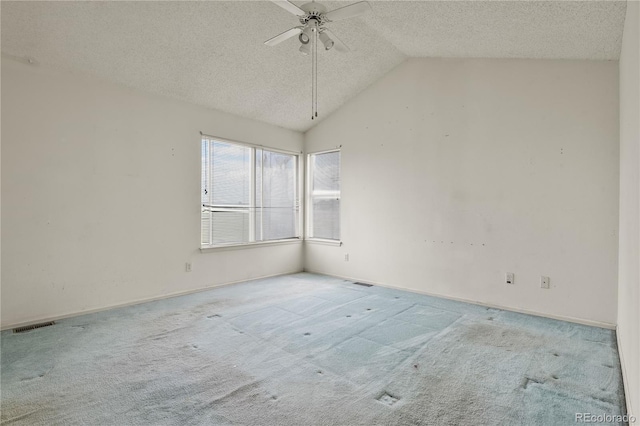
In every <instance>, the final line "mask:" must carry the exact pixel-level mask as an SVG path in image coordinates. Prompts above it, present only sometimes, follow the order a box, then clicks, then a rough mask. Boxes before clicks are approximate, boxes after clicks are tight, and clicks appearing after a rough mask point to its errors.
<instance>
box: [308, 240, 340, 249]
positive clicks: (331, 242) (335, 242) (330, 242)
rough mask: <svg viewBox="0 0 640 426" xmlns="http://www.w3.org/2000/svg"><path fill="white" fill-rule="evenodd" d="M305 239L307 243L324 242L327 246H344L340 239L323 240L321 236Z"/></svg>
mask: <svg viewBox="0 0 640 426" xmlns="http://www.w3.org/2000/svg"><path fill="white" fill-rule="evenodd" d="M304 241H305V243H313V244H324V245H326V246H337V247H340V246H342V241H338V240H323V239H320V238H307V239H306V240H304Z"/></svg>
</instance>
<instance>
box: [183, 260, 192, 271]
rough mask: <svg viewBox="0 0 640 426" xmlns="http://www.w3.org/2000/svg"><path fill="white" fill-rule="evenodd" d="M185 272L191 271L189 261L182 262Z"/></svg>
mask: <svg viewBox="0 0 640 426" xmlns="http://www.w3.org/2000/svg"><path fill="white" fill-rule="evenodd" d="M184 270H185V272H191V263H189V262H187V263H185V264H184Z"/></svg>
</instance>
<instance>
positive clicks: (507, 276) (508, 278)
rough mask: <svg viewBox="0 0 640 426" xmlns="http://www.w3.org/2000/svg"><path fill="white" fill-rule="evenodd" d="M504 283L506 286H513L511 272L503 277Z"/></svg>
mask: <svg viewBox="0 0 640 426" xmlns="http://www.w3.org/2000/svg"><path fill="white" fill-rule="evenodd" d="M504 281H505V283H507V284H515V281H514V276H513V272H507V273H506V274H505V275H504Z"/></svg>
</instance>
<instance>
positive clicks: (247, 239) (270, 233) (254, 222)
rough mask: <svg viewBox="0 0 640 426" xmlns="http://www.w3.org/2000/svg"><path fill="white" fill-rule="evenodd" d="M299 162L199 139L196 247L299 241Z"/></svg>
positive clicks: (271, 152) (277, 154)
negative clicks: (199, 209)
mask: <svg viewBox="0 0 640 426" xmlns="http://www.w3.org/2000/svg"><path fill="white" fill-rule="evenodd" d="M298 162H299V156H298V155H297V154H291V153H286V152H281V151H275V150H268V149H264V148H260V147H254V146H249V145H241V144H237V143H232V142H227V141H223V140H219V139H213V138H209V137H203V139H202V188H201V201H202V217H201V245H202V247H212V246H219V245H229V244H248V243H255V242H261V241H273V240H284V239H290V238H299V236H300V231H299V223H300V217H299V216H300V208H299V196H298V192H299V185H298V176H299V174H298Z"/></svg>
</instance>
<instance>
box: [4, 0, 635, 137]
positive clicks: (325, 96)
mask: <svg viewBox="0 0 640 426" xmlns="http://www.w3.org/2000/svg"><path fill="white" fill-rule="evenodd" d="M294 3H296V4H298V5H300V4H302V3H303V2H294ZM371 3H372V7H373V11H372V12H371V13H369V14H368V15H366V16H364V17H360V18H355V19H351V20H348V21H340V22H335V23H332V24H330V27H331V29H332V30H333V32H334V33H335V34H336V35H337V36H338V37H340V39H341V40H342V41H343V42H345V43H346V44H348V45H349V47H350V48H351V52H350V53H347V54H343V53H339V52H337V51H336V50H335V49H334V50H331V51H328V52H325V51H322V52H319V55H318V56H319V77H318V84H319V89H318V93H319V115H320V117H319V118H320V119H322V118H323V117H326V116H327V115H328V114H329V113H330V112H331V111H334V110H335V109H337V108H338V107H340V106H341V105H342V104H344V103H345V102H346V101H347V100H349V99H350V98H352V97H353V96H355V95H356V94H357V93H359V92H360V91H361V90H363V89H364V88H365V87H367V86H368V85H370V84H371V83H373V82H374V81H375V80H377V79H378V78H380V77H381V76H382V75H383V74H385V73H387V72H388V71H389V70H391V69H392V68H393V67H395V66H396V65H398V64H399V63H401V62H402V61H403V60H404V59H405V58H406V57H407V56H419V57H490V58H568V59H569V58H570V59H614V60H615V59H618V57H619V52H620V43H621V38H622V28H623V24H624V14H625V8H626V3H625V2H616V1H605V2H597V1H584V2H573V1H568V2H564V1H553V2H536V1H514V2H492V1H464V2H459V1H441V2H431V1H372V2H371ZM323 4H325V5H327V7H328V8H329V9H334V8H337V7H341V6H344V5H346V4H348V3H344V2H323ZM0 7H1V9H2V10H1V12H2V33H1V41H2V52H3V54H5V55H10V56H14V57H19V58H25V57H30V58H33V59H34V60H35V61H36V62H37V63H39V64H41V65H43V66H50V67H55V68H61V69H67V70H73V71H76V72H78V71H79V72H82V73H87V74H91V75H94V76H98V77H101V78H104V79H108V80H112V81H116V82H118V83H122V84H125V85H127V86H130V87H134V88H138V89H142V90H146V91H149V92H153V93H158V94H161V95H165V96H169V97H173V98H177V99H181V100H185V101H188V102H192V103H196V104H199V105H204V106H207V107H211V108H215V109H219V110H223V111H227V112H230V113H234V114H238V115H241V116H245V117H249V118H254V119H257V120H261V121H265V122H268V123H272V124H276V125H279V126H282V127H286V128H290V129H295V130H301V131H305V130H307V129H309V128H310V127H311V126H312V125H314V124H315V123H316V122H317V120H314V121H312V120H311V88H310V84H311V76H310V74H311V62H310V59H309V57H304V56H302V55H300V54H299V53H298V51H297V48H298V42H297V41H296V39H295V38H294V39H291V40H287V41H286V42H284V43H282V44H280V45H278V46H275V47H267V46H265V45H264V44H263V42H264V41H265V40H266V39H268V38H270V37H272V36H274V35H276V34H279V33H280V32H282V31H284V30H287V29H289V28H291V27H293V26H295V25H297V20H296V18H295V17H294V16H293V15H290V14H288V13H287V12H285V11H284V10H283V9H281V8H279V7H278V6H276V5H274V4H272V3H270V2H268V1H231V2H227V1H211V2H180V1H171V2H151V1H145V2H7V1H3V2H2V3H1V6H0Z"/></svg>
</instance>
